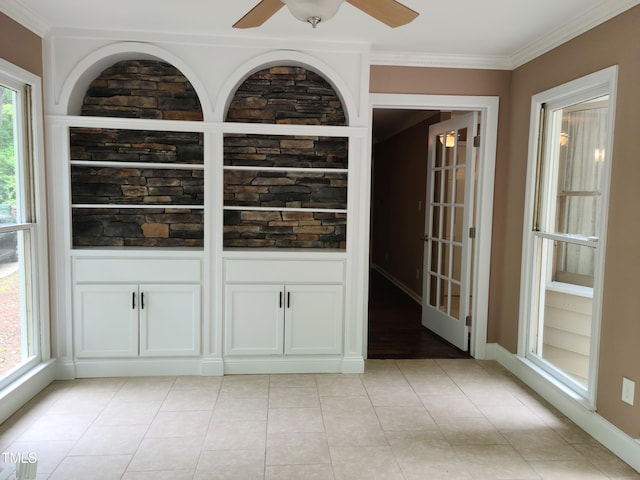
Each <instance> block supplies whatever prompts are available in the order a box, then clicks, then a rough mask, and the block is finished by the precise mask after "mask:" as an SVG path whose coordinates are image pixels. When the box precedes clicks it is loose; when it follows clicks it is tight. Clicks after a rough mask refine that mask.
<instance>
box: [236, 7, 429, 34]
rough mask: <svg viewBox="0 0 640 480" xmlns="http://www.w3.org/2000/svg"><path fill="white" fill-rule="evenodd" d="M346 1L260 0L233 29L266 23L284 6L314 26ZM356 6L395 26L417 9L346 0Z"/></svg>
mask: <svg viewBox="0 0 640 480" xmlns="http://www.w3.org/2000/svg"><path fill="white" fill-rule="evenodd" d="M344 1H345V0H261V1H260V3H258V4H257V5H256V6H255V7H253V8H252V9H251V10H250V11H249V12H248V13H247V14H246V15H245V16H244V17H242V18H241V19H240V20H238V21H237V22H236V23H235V24H234V25H233V28H254V27H259V26H260V25H262V24H263V23H264V22H266V21H267V20H268V19H269V18H271V16H272V15H274V14H275V13H276V12H277V11H278V10H280V9H281V8H282V7H283V6H284V5H286V6H287V7H288V8H289V11H290V12H291V14H292V15H293V16H294V17H296V18H297V19H298V20H301V21H303V22H309V23H310V24H311V25H312V26H313V28H315V27H316V25H317V24H318V23H320V22H326V21H327V20H329V19H330V18H331V17H333V16H334V15H335V14H336V12H337V11H338V8H340V5H341V4H342V3H343V2H344ZM346 2H347V3H350V4H351V5H353V6H354V7H356V8H357V9H360V10H362V11H363V12H364V13H366V14H368V15H371V16H372V17H373V18H375V19H377V20H380V21H381V22H382V23H384V24H386V25H388V26H390V27H392V28H396V27H400V26H402V25H406V24H407V23H409V22H411V21H412V20H413V19H414V18H416V17H417V16H418V12H415V11H413V10H411V9H410V8H409V7H406V6H404V5H403V4H401V3H399V2H397V1H396V0H346Z"/></svg>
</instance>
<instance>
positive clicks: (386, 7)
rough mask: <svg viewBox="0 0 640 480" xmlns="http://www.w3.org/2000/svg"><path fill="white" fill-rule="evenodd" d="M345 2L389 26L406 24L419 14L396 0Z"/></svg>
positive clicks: (356, 0) (350, 0) (351, 0)
mask: <svg viewBox="0 0 640 480" xmlns="http://www.w3.org/2000/svg"><path fill="white" fill-rule="evenodd" d="M347 2H348V3H350V4H351V5H353V6H354V7H356V8H358V9H360V10H362V11H363V12H364V13H366V14H368V15H371V16H372V17H373V18H375V19H377V20H380V21H381V22H382V23H385V24H387V25H389V26H390V27H391V28H396V27H401V26H402V25H406V24H407V23H409V22H411V21H412V20H413V19H415V18H416V17H417V16H418V15H419V13H418V12H415V11H413V10H411V9H410V8H409V7H406V6H404V5H402V4H401V3H399V2H396V0H347Z"/></svg>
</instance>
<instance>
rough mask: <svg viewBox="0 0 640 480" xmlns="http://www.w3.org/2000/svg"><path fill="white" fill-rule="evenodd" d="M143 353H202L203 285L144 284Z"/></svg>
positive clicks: (140, 309) (141, 302)
mask: <svg viewBox="0 0 640 480" xmlns="http://www.w3.org/2000/svg"><path fill="white" fill-rule="evenodd" d="M139 292H140V293H139V297H140V301H139V312H140V356H144V357H150V356H189V355H199V354H200V286H199V285H148V284H144V285H140V287H139Z"/></svg>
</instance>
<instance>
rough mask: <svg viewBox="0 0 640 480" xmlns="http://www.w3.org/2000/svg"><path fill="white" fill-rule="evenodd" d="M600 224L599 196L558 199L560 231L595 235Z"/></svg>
mask: <svg viewBox="0 0 640 480" xmlns="http://www.w3.org/2000/svg"><path fill="white" fill-rule="evenodd" d="M599 224H600V199H599V198H598V197H583V196H578V197H561V198H559V199H558V227H557V231H558V233H568V234H571V235H580V236H583V237H595V236H596V233H597V231H598V226H599Z"/></svg>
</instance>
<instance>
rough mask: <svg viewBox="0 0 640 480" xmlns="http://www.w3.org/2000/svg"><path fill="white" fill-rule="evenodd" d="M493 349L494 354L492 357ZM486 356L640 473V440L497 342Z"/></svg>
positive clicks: (488, 348)
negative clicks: (591, 408)
mask: <svg viewBox="0 0 640 480" xmlns="http://www.w3.org/2000/svg"><path fill="white" fill-rule="evenodd" d="M490 352H491V354H492V357H489V353H490ZM487 356H488V357H489V358H492V359H493V360H496V361H497V362H498V363H500V364H501V365H502V366H503V367H505V368H506V369H507V370H509V371H510V372H511V373H513V374H514V375H515V376H516V377H518V378H519V379H520V380H522V381H523V382H524V383H525V384H527V385H528V386H529V387H531V388H532V389H533V390H534V391H536V392H537V393H538V394H539V395H540V396H542V397H543V398H544V399H545V400H547V401H548V402H549V403H551V404H552V405H553V406H554V407H556V408H557V409H558V410H560V411H561V412H562V413H563V414H564V415H566V416H567V417H568V418H570V419H571V421H573V422H574V423H575V424H576V425H578V426H579V427H580V428H582V429H583V430H584V431H585V432H587V433H588V434H589V435H591V436H592V437H593V438H595V439H596V440H597V441H598V442H600V443H601V444H602V445H604V446H605V447H606V448H608V449H609V450H611V451H612V452H613V453H614V454H615V455H617V456H618V457H620V458H621V459H622V460H623V461H625V462H626V463H627V464H629V465H630V466H631V468H633V469H635V470H636V471H638V472H640V442H638V440H635V439H633V438H631V437H630V436H629V435H627V434H626V433H624V432H623V431H622V430H620V429H619V428H618V427H616V426H615V425H613V424H612V423H610V422H608V421H607V420H605V419H604V418H603V417H601V416H600V415H598V414H597V413H596V412H594V411H592V410H590V409H588V408H587V407H586V406H585V405H584V404H583V403H581V402H580V401H579V399H578V398H576V397H574V396H572V395H571V394H570V393H568V392H567V391H566V389H564V388H562V387H561V386H560V385H557V384H556V383H555V382H553V381H552V380H551V379H548V378H546V376H545V375H543V374H542V373H541V372H540V371H538V370H537V369H536V368H535V367H534V366H533V365H531V364H529V362H527V361H526V360H524V359H522V358H521V357H519V356H517V355H514V354H513V353H511V352H509V351H508V350H507V349H506V348H504V347H502V346H501V345H498V344H487Z"/></svg>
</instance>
